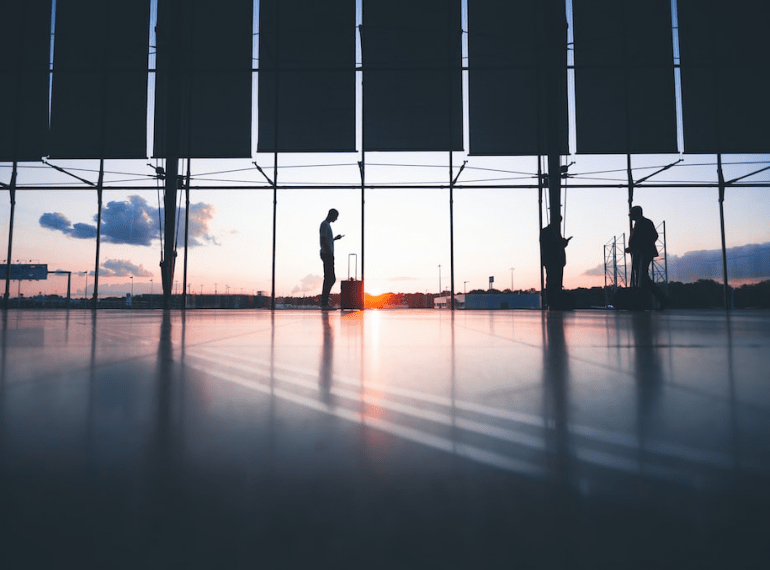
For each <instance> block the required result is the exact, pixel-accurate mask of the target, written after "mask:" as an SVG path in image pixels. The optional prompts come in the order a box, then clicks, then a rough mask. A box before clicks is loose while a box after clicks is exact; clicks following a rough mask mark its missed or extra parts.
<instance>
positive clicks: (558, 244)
mask: <svg viewBox="0 0 770 570" xmlns="http://www.w3.org/2000/svg"><path fill="white" fill-rule="evenodd" d="M571 239H572V238H571V237H568V238H563V237H562V236H561V214H559V213H558V212H556V213H554V214H552V215H551V223H550V224H548V225H547V226H546V227H544V228H543V229H542V230H540V252H541V256H542V260H543V267H545V301H546V304H547V305H548V308H549V309H563V308H565V307H564V303H563V302H562V297H563V296H562V284H563V281H564V266H565V265H567V253H566V251H565V249H566V247H567V245H569V240H571Z"/></svg>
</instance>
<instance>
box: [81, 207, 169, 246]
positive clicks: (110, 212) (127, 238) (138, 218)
mask: <svg viewBox="0 0 770 570" xmlns="http://www.w3.org/2000/svg"><path fill="white" fill-rule="evenodd" d="M94 221H96V216H94ZM102 238H103V239H104V241H107V242H110V243H124V244H131V245H150V244H151V243H152V240H153V239H157V238H158V210H157V209H156V208H152V207H150V205H149V204H147V201H146V200H145V199H144V198H142V197H141V196H129V197H128V199H127V200H124V201H122V202H118V201H113V202H108V203H107V205H105V206H104V207H103V208H102Z"/></svg>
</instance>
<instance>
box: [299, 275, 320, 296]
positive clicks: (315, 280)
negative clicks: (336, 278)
mask: <svg viewBox="0 0 770 570" xmlns="http://www.w3.org/2000/svg"><path fill="white" fill-rule="evenodd" d="M323 282H324V280H323V277H321V276H320V275H305V276H304V277H303V278H302V279H300V281H299V284H298V285H296V286H295V287H294V289H292V290H291V292H292V293H310V292H313V293H320V292H321V287H322V286H323Z"/></svg>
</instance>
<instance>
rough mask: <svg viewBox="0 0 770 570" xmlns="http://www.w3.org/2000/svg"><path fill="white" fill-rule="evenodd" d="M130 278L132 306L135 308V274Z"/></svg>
mask: <svg viewBox="0 0 770 570" xmlns="http://www.w3.org/2000/svg"><path fill="white" fill-rule="evenodd" d="M128 278H129V279H131V308H132V309H133V308H134V276H133V275H129V276H128Z"/></svg>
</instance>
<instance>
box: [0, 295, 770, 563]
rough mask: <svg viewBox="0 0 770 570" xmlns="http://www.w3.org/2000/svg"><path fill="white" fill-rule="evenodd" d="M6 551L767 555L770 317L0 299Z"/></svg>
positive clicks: (267, 558) (515, 558) (343, 557)
mask: <svg viewBox="0 0 770 570" xmlns="http://www.w3.org/2000/svg"><path fill="white" fill-rule="evenodd" d="M1 316H2V338H1V341H2V353H1V354H0V356H1V357H2V363H0V568H3V569H8V570H10V569H15V568H223V569H229V568H268V569H271V568H360V569H368V568H479V569H484V568H524V569H528V568H565V569H567V568H614V569H626V568H645V569H661V568H677V569H681V568H740V569H745V568H767V567H770V539H769V538H768V537H770V313H768V312H737V311H736V312H732V313H725V312H722V311H714V312H711V311H700V312H699V311H692V312H677V311H670V312H663V313H626V312H612V311H574V312H565V313H554V312H540V311H457V312H454V313H452V312H450V311H435V310H422V311H420V310H413V311H409V310H393V311H365V312H339V311H336V312H332V313H322V312H320V311H276V312H274V313H271V312H269V311H256V312H255V311H213V310H212V311H189V312H187V314H186V315H185V314H182V313H180V312H178V311H174V312H171V313H164V312H162V311H134V312H131V311H109V310H103V311H99V312H97V313H92V312H90V311H68V312H67V311H61V312H58V311H24V310H21V311H14V310H9V311H8V312H6V313H2V315H1Z"/></svg>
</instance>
